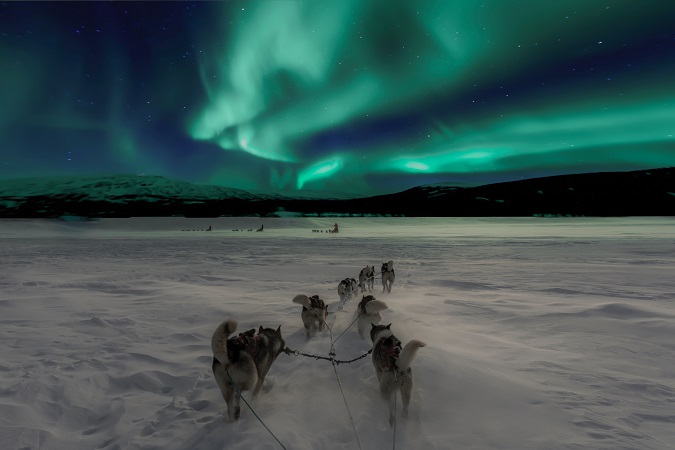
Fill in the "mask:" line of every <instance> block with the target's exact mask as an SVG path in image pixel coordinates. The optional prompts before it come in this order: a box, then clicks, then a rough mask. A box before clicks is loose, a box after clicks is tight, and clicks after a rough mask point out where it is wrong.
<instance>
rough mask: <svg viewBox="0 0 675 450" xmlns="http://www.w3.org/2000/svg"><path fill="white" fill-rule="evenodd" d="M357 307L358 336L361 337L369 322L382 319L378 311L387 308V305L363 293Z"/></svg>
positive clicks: (364, 333) (366, 330)
mask: <svg viewBox="0 0 675 450" xmlns="http://www.w3.org/2000/svg"><path fill="white" fill-rule="evenodd" d="M357 308H358V309H357V311H356V312H357V314H358V315H359V317H358V321H357V324H358V328H359V336H361V339H363V338H365V337H366V333H367V332H368V329H369V328H368V327H369V326H370V325H371V324H378V323H380V321H382V314H380V311H384V310H385V309H387V305H386V304H385V303H384V302H382V301H380V300H377V299H376V298H375V297H373V296H372V295H364V296H363V298H362V299H361V301H360V302H359V306H358V307H357Z"/></svg>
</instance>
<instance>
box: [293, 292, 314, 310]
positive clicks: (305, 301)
mask: <svg viewBox="0 0 675 450" xmlns="http://www.w3.org/2000/svg"><path fill="white" fill-rule="evenodd" d="M293 303H298V304H300V305H302V306H304V307H305V308H307V309H311V308H312V302H311V301H310V300H309V297H307V296H306V295H304V294H298V295H296V296H295V297H293Z"/></svg>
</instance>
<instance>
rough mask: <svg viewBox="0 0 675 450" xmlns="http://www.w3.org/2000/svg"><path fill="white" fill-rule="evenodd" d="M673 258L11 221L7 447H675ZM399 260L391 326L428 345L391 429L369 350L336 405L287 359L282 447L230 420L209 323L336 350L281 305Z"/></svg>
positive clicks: (665, 227)
mask: <svg viewBox="0 0 675 450" xmlns="http://www.w3.org/2000/svg"><path fill="white" fill-rule="evenodd" d="M334 222H338V223H339V225H340V233H339V234H329V233H326V232H325V231H326V230H328V229H330V228H332V225H333V223H334ZM260 225H264V231H263V232H262V233H257V232H255V231H248V230H255V229H257V228H258V227H260ZM208 226H211V227H212V229H213V231H210V232H205V231H183V230H203V229H206V228H207V227H208ZM234 230H237V231H234ZM312 230H323V231H324V232H322V233H319V232H315V231H312ZM674 249H675V219H673V218H670V217H653V218H652V217H630V218H429V219H423V218H421V219H418V218H415V219H412V218H344V217H339V218H330V217H329V218H276V219H272V218H218V219H186V218H132V219H104V220H99V221H92V222H62V221H49V220H3V221H0V255H1V258H0V268H1V269H2V270H1V271H0V324H1V325H2V326H1V327H0V337H1V338H2V342H3V344H4V345H3V346H2V348H1V349H0V448H7V449H10V448H12V449H13V448H16V449H19V448H23V449H29V448H30V449H63V448H69V449H92V448H105V449H155V448H162V449H183V448H186V449H187V448H190V449H221V448H228V449H234V448H237V449H250V448H269V449H272V448H281V445H283V446H285V448H289V449H290V448H293V449H335V448H341V449H351V448H356V449H358V448H360V447H361V448H364V449H389V448H392V446H393V445H395V446H396V447H398V448H411V449H412V448H438V449H446V448H462V449H582V448H583V449H589V448H593V449H620V448H624V449H670V448H672V442H675V426H674V425H675V415H674V414H673V407H674V406H675V344H674V343H673V336H675V307H674V306H673V298H674V297H675V277H673V273H675V272H674V271H673V267H675V252H674ZM388 260H394V262H395V269H396V282H395V284H394V288H393V290H392V292H391V294H383V293H382V289H381V286H380V285H379V284H378V282H376V285H375V292H374V294H375V295H376V296H377V298H378V299H380V300H382V301H384V302H386V303H387V305H388V306H389V309H387V310H386V311H384V312H383V316H384V323H385V324H386V323H392V329H393V331H394V333H395V334H396V335H397V336H398V337H399V339H401V340H402V341H403V343H404V344H405V342H407V341H408V340H410V339H419V340H422V341H424V342H426V343H427V346H426V347H424V348H422V349H421V350H420V351H419V353H418V355H417V357H416V359H415V361H414V363H413V371H414V374H415V381H416V386H415V390H414V394H413V400H412V403H411V407H410V417H409V418H408V419H403V418H401V417H400V415H399V416H398V419H397V428H396V431H395V433H394V431H393V430H392V429H391V428H390V427H389V424H388V422H387V406H386V404H385V403H384V402H383V401H382V400H381V399H380V398H379V394H378V391H377V379H376V378H375V373H374V369H373V367H372V364H371V362H370V358H369V357H367V358H364V359H361V360H359V361H357V362H355V363H352V364H348V365H347V364H346V365H339V366H337V370H338V373H339V376H340V380H341V385H342V389H343V390H342V391H341V390H340V385H339V383H338V381H337V379H336V374H335V371H334V370H333V368H332V366H331V364H330V363H329V362H327V361H318V360H315V359H312V358H306V357H299V356H287V355H281V356H280V357H279V359H278V360H277V361H276V362H275V364H274V366H272V369H271V371H270V375H269V376H270V381H271V382H272V383H273V388H272V389H271V390H270V391H269V392H266V393H263V394H262V395H261V397H260V398H259V399H258V400H257V402H255V403H254V404H253V405H252V406H253V408H254V410H255V412H256V414H257V415H258V416H259V417H260V419H261V420H262V421H263V422H264V423H265V425H266V426H267V427H269V429H270V430H271V433H273V434H274V435H275V436H276V438H277V439H279V442H281V445H280V444H279V443H278V442H277V441H276V440H275V439H274V437H272V435H271V433H269V432H268V431H267V430H266V429H265V428H264V427H263V425H262V424H261V423H260V421H259V420H258V419H257V418H256V417H255V415H254V414H253V413H252V411H250V410H248V408H244V409H243V411H242V418H241V419H240V421H239V422H238V423H231V422H228V421H227V420H226V418H225V415H224V410H225V404H224V401H223V400H222V398H221V396H220V392H219V390H218V388H217V386H216V384H215V382H214V380H213V377H212V375H211V368H210V366H211V350H210V338H211V334H212V332H213V330H214V329H215V327H216V326H217V325H218V324H219V323H220V322H221V321H222V320H223V319H225V318H227V317H233V318H235V319H236V320H238V321H239V324H240V329H241V330H245V329H249V328H258V326H259V325H263V326H274V327H275V328H276V327H277V326H279V325H281V330H282V333H283V335H284V338H285V340H286V344H287V345H288V346H289V347H290V348H292V349H294V350H299V351H301V352H306V353H311V354H317V355H327V354H328V351H329V349H330V344H331V334H330V333H328V332H324V333H323V334H322V335H319V336H314V337H313V338H311V339H310V340H307V339H306V338H305V336H304V331H303V330H302V324H301V321H300V310H299V308H300V307H299V306H298V305H296V304H293V303H292V302H291V299H292V298H293V297H294V296H295V295H296V294H300V293H302V294H307V295H314V294H318V295H319V296H321V298H323V299H324V300H326V302H327V303H328V305H329V311H330V312H334V311H336V310H337V306H338V304H339V300H338V296H337V285H338V283H339V281H340V280H342V279H343V278H345V277H354V278H358V273H359V271H360V269H361V268H363V267H364V266H365V265H375V267H376V270H379V267H380V265H381V263H382V262H383V261H388ZM359 298H360V296H359ZM357 302H358V299H351V300H349V301H347V302H346V303H345V304H344V308H343V310H342V311H340V312H337V313H334V314H332V315H331V316H329V324H330V325H331V326H332V330H333V339H335V338H336V337H337V335H339V334H340V333H342V332H343V331H345V329H346V330H347V331H346V332H345V334H344V335H343V336H342V337H341V338H340V339H339V341H337V342H335V344H334V345H335V350H336V354H337V358H338V359H351V358H353V357H355V356H359V355H361V354H363V353H365V352H366V351H367V350H368V349H369V348H370V346H371V344H370V342H368V341H366V340H361V339H360V338H359V337H358V333H357V332H356V330H355V329H353V328H355V327H352V328H349V325H350V324H351V323H352V320H353V318H354V313H355V310H356V304H357ZM245 397H246V395H245Z"/></svg>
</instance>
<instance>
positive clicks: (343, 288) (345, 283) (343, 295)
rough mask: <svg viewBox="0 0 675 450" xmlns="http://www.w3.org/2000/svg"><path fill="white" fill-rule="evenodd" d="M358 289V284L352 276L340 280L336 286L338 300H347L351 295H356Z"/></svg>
mask: <svg viewBox="0 0 675 450" xmlns="http://www.w3.org/2000/svg"><path fill="white" fill-rule="evenodd" d="M358 289H359V285H358V284H357V283H356V280H355V279H354V278H345V279H344V280H342V281H340V284H338V288H337V291H338V295H339V296H340V301H345V300H349V299H350V297H351V296H352V295H353V296H355V297H356V296H357V295H358Z"/></svg>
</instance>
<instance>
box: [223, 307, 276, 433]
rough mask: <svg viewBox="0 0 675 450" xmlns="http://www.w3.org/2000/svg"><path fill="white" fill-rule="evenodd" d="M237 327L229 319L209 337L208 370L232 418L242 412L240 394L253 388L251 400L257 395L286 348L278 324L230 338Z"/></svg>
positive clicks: (235, 323)
mask: <svg viewBox="0 0 675 450" xmlns="http://www.w3.org/2000/svg"><path fill="white" fill-rule="evenodd" d="M236 329H237V322H236V321H235V320H232V319H228V320H225V321H224V322H223V323H221V324H220V325H218V328H216V331H214V332H213V336H212V337H211V349H212V350H213V364H212V366H211V369H212V370H213V376H214V377H215V378H216V383H218V387H219V388H220V392H221V394H222V395H223V399H225V403H226V404H227V416H228V417H229V418H230V419H234V420H237V419H239V415H240V413H241V409H240V402H241V393H242V392H243V391H249V390H250V391H253V398H254V399H255V398H256V397H257V396H258V394H260V390H261V389H262V387H263V383H264V382H265V375H267V372H268V371H269V370H270V367H272V363H273V362H274V360H275V359H277V356H279V354H280V353H281V352H282V351H283V350H284V348H285V347H286V343H285V342H284V339H283V338H282V337H281V326H279V328H277V329H276V330H274V329H273V328H263V327H260V329H259V330H258V334H255V329H251V330H248V331H246V332H244V333H239V336H237V337H233V338H230V335H231V334H232V333H234V331H235V330H236Z"/></svg>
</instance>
